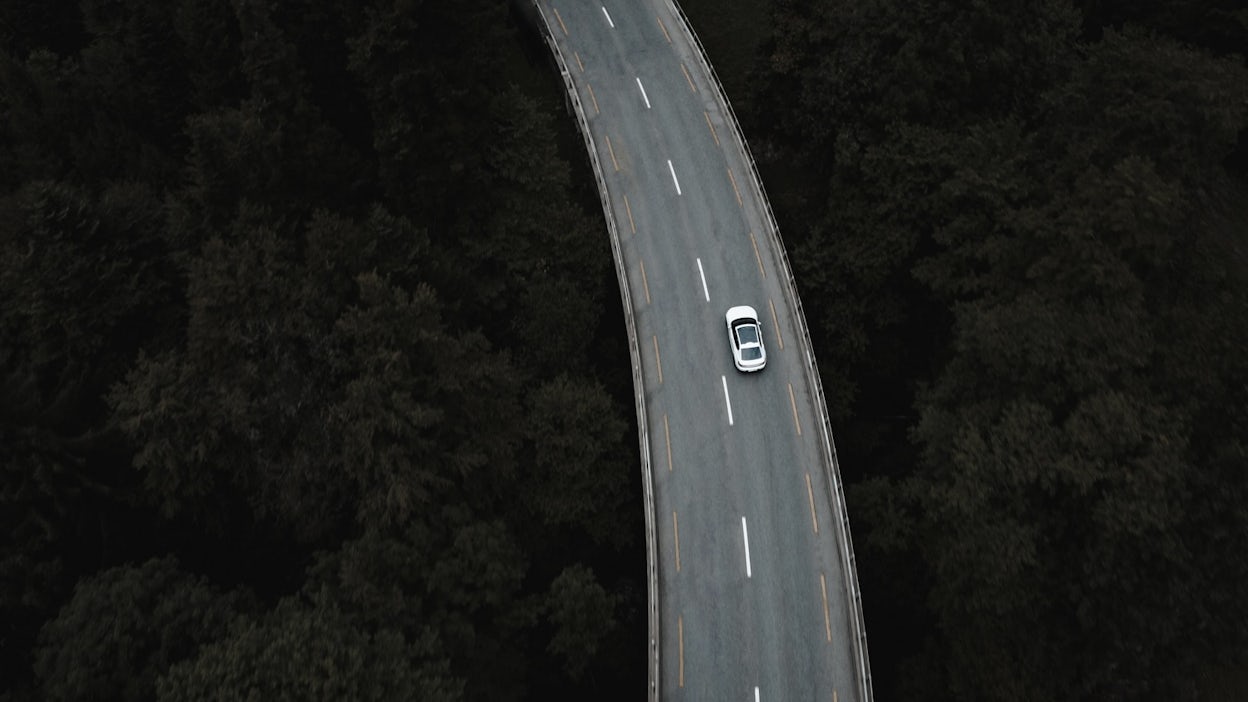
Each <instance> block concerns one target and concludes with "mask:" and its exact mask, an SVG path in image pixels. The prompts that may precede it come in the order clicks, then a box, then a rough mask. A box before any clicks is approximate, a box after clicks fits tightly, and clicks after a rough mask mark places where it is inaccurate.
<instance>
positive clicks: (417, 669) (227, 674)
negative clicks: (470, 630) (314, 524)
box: [156, 598, 463, 702]
mask: <svg viewBox="0 0 1248 702" xmlns="http://www.w3.org/2000/svg"><path fill="white" fill-rule="evenodd" d="M156 689H157V695H156V699H158V700H162V701H168V702H173V701H182V700H232V699H264V700H292V701H293V700H308V699H335V700H368V701H381V700H412V699H421V700H432V701H433V702H450V701H452V700H459V699H463V697H462V695H461V692H460V690H461V689H462V683H461V682H460V681H458V680H456V679H454V678H453V677H452V676H451V675H450V674H449V672H448V671H447V666H446V662H445V660H444V659H443V658H442V657H441V655H440V652H439V651H438V649H437V646H436V643H435V642H434V641H432V640H418V641H408V640H406V639H404V637H403V636H402V635H401V634H399V633H398V632H396V631H393V630H390V629H385V628H382V629H365V628H362V627H360V626H359V625H357V624H356V623H355V622H354V621H352V619H351V618H350V617H348V616H346V615H344V614H343V613H342V612H341V611H339V610H338V608H337V607H336V606H335V605H334V604H333V603H332V602H327V601H324V600H313V601H311V602H305V601H300V600H298V599H296V598H291V599H287V600H283V601H282V602H281V603H279V604H278V606H277V607H276V608H275V609H274V610H273V611H271V612H269V613H268V614H265V615H264V616H262V617H259V618H257V619H247V618H243V619H239V620H237V621H236V622H235V623H234V625H233V626H232V627H231V629H230V632H229V633H228V634H227V635H226V636H225V637H223V638H222V639H220V640H218V641H216V642H214V643H212V644H209V645H207V646H205V647H203V648H202V649H200V651H199V654H198V655H197V656H196V657H195V658H193V659H191V660H188V661H184V662H182V663H180V664H178V665H175V666H174V667H173V668H171V669H170V670H169V672H168V673H167V674H165V675H164V676H162V677H161V678H160V679H159V680H158V681H157V686H156Z"/></svg>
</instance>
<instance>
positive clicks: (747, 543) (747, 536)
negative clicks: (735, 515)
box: [741, 517, 754, 578]
mask: <svg viewBox="0 0 1248 702" xmlns="http://www.w3.org/2000/svg"><path fill="white" fill-rule="evenodd" d="M741 538H742V539H744V540H745V577H747V578H751V577H754V576H753V575H752V574H751V572H750V530H749V529H747V528H745V517H741Z"/></svg>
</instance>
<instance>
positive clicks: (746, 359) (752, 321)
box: [724, 305, 767, 373]
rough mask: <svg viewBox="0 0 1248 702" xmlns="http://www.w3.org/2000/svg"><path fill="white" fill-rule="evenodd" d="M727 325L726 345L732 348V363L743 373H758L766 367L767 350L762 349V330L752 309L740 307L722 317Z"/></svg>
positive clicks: (731, 309)
mask: <svg viewBox="0 0 1248 702" xmlns="http://www.w3.org/2000/svg"><path fill="white" fill-rule="evenodd" d="M724 319H725V321H726V322H727V323H728V343H729V345H730V346H732V362H733V363H735V364H736V366H737V370H739V371H741V372H743V373H753V372H754V371H760V370H762V369H763V366H766V365H767V349H766V348H764V347H763V328H762V326H761V325H759V323H758V313H757V312H755V311H754V308H753V307H749V306H746V305H740V306H737V307H731V308H729V309H728V314H726V315H724Z"/></svg>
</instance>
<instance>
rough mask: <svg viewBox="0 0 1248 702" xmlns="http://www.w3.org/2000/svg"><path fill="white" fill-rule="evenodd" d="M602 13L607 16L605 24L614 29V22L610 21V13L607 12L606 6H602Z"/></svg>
mask: <svg viewBox="0 0 1248 702" xmlns="http://www.w3.org/2000/svg"><path fill="white" fill-rule="evenodd" d="M602 14H604V15H606V16H607V24H609V25H611V28H612V29H615V22H612V21H611V14H610V13H609V12H607V8H606V7H603V8H602Z"/></svg>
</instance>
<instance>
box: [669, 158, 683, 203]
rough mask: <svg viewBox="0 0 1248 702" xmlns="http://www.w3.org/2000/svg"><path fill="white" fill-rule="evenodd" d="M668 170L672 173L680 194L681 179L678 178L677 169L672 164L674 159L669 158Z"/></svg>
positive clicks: (677, 191)
mask: <svg viewBox="0 0 1248 702" xmlns="http://www.w3.org/2000/svg"><path fill="white" fill-rule="evenodd" d="M667 170H668V171H670V172H671V174H672V182H673V183H675V184H676V194H677V195H680V194H681V193H680V180H678V179H677V178H676V169H675V168H674V167H673V166H672V159H670V158H669V159H667Z"/></svg>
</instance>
